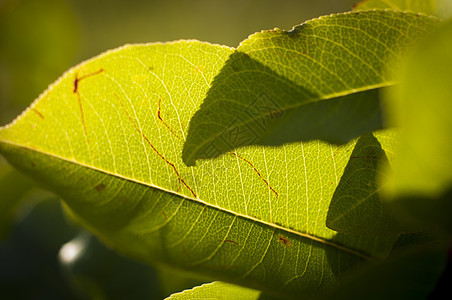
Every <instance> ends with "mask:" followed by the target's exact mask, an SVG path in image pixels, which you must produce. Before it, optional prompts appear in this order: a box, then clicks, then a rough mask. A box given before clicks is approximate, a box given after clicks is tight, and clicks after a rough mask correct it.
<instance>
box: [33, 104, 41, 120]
mask: <svg viewBox="0 0 452 300" xmlns="http://www.w3.org/2000/svg"><path fill="white" fill-rule="evenodd" d="M31 110H32V111H33V112H34V113H36V114H37V115H38V116H39V117H40V118H41V119H43V120H44V116H43V115H42V114H41V113H40V112H39V110H37V109H36V108H34V107H33V108H32V109H31Z"/></svg>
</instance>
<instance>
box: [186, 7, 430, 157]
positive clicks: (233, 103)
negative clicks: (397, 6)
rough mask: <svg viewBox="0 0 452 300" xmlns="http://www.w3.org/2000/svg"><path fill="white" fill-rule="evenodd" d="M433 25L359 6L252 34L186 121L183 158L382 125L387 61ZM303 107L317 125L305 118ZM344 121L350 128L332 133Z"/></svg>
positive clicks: (342, 139) (340, 138) (332, 138)
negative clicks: (381, 92)
mask: <svg viewBox="0 0 452 300" xmlns="http://www.w3.org/2000/svg"><path fill="white" fill-rule="evenodd" d="M435 23H436V21H435V19H434V18H430V17H427V16H419V15H415V14H412V13H402V12H394V11H362V12H351V13H345V14H337V15H331V16H325V17H321V18H319V19H314V20H311V21H308V22H306V23H304V24H302V25H300V26H296V27H294V28H293V29H292V30H291V31H287V32H286V31H282V30H279V29H275V30H270V31H263V32H261V33H256V34H254V35H252V36H250V38H248V39H247V40H245V41H243V42H242V43H241V45H240V46H239V48H238V49H237V50H238V52H237V53H235V54H233V55H232V56H231V58H230V60H229V61H228V62H227V63H226V65H225V68H224V69H223V70H222V71H221V72H220V74H219V75H218V77H217V78H216V82H214V83H213V85H212V88H211V89H210V91H209V94H208V95H207V98H206V99H205V101H204V103H203V105H202V106H201V108H200V110H199V111H197V112H196V114H195V115H194V116H193V118H192V120H191V121H190V128H189V132H188V136H187V141H186V142H185V144H184V149H183V153H182V155H183V159H184V162H185V163H186V164H187V165H194V163H195V161H196V160H197V159H206V158H213V157H218V156H219V155H221V154H223V153H226V152H227V151H231V150H232V149H236V148H238V147H243V146H247V145H281V144H283V143H285V142H293V141H306V140H311V139H318V138H320V139H324V140H326V141H328V142H332V143H336V144H343V143H346V142H348V141H350V140H351V139H353V138H356V137H358V136H360V135H361V134H364V133H367V132H369V131H374V130H378V129H382V128H383V124H382V120H381V114H380V103H379V97H378V89H379V88H382V87H386V86H391V85H393V84H394V83H395V81H394V79H393V72H394V70H392V68H393V66H392V65H391V64H390V63H391V62H394V61H398V60H400V59H401V56H402V53H403V52H404V51H403V49H406V48H407V47H408V45H411V44H413V43H415V41H416V40H418V39H420V38H421V37H422V36H423V35H424V34H425V32H427V31H429V30H431V28H432V27H434V24H435ZM376 28H378V29H376ZM250 74H251V76H250ZM328 99H329V100H331V101H329V104H328V105H325V106H324V107H322V106H320V107H319V108H316V109H314V108H313V106H314V107H315V106H316V104H317V103H318V102H322V101H325V100H328ZM333 99H334V100H337V101H338V102H339V101H340V102H342V104H341V105H340V106H336V105H337V103H335V102H334V101H333ZM364 103H365V104H366V105H367V107H366V110H365V112H364V115H363V116H362V115H360V108H362V107H364V105H363V104H364ZM339 109H340V110H339ZM306 110H307V111H308V112H309V113H310V114H313V115H314V117H313V119H317V118H319V119H320V118H323V119H322V123H321V122H318V121H315V122H312V119H311V118H306V113H304V111H306ZM311 110H313V111H314V112H312V111H311ZM336 110H339V112H338V111H336ZM325 115H327V117H325ZM328 117H333V118H334V119H333V121H334V122H332V121H331V120H329V119H328ZM336 119H337V120H336ZM328 122H330V123H328ZM335 122H338V123H335ZM343 124H344V125H345V126H346V128H347V129H348V130H349V132H345V131H344V130H341V131H340V130H338V127H339V126H340V125H343ZM319 128H321V129H319ZM339 128H340V127H339ZM286 130H291V131H290V133H287V132H285V131H286ZM306 132H308V133H306ZM212 149H213V150H212Z"/></svg>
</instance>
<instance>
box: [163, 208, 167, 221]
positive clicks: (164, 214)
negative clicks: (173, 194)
mask: <svg viewBox="0 0 452 300" xmlns="http://www.w3.org/2000/svg"><path fill="white" fill-rule="evenodd" d="M162 215H163V216H164V217H165V220H168V217H167V216H166V213H165V212H164V211H163V210H162Z"/></svg>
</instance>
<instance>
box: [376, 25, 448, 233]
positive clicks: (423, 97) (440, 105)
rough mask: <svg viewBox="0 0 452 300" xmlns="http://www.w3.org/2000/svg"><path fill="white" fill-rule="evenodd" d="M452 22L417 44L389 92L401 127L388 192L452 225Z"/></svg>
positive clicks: (411, 209) (421, 215)
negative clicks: (400, 76) (401, 81)
mask: <svg viewBox="0 0 452 300" xmlns="http://www.w3.org/2000/svg"><path fill="white" fill-rule="evenodd" d="M451 37H452V22H450V21H448V22H447V23H445V24H444V25H443V27H441V29H440V30H439V31H438V32H436V33H435V34H434V35H432V37H430V38H429V39H428V40H427V41H426V42H425V43H423V44H422V45H421V46H420V47H419V49H417V51H416V53H415V54H414V56H413V57H412V58H411V60H410V61H409V63H408V64H407V67H406V69H405V70H404V71H403V74H402V78H403V79H404V80H403V84H401V85H400V87H398V88H397V89H394V90H391V92H390V93H388V94H387V106H388V115H389V116H390V121H391V122H392V123H394V124H396V125H397V126H399V127H401V135H400V147H398V148H397V158H396V159H395V160H394V172H388V173H387V176H385V182H386V183H388V187H387V189H385V191H386V194H387V196H388V197H389V198H390V199H391V200H393V202H394V204H400V206H401V211H404V212H406V213H407V214H408V215H411V219H415V220H416V221H420V220H423V221H426V222H427V224H429V225H428V226H429V227H430V226H431V225H430V224H432V223H433V224H437V225H440V226H442V227H443V228H445V229H447V230H448V231H449V232H450V230H451V229H452V222H451V218H450V211H451V208H452V202H451V191H452V159H451V157H450V154H451V152H452V142H451V136H452V123H451V119H450V113H451V112H452V104H451V99H452V88H451V85H450V83H451V82H452V76H451V72H450V70H451V69H452V55H451V53H452V38H451Z"/></svg>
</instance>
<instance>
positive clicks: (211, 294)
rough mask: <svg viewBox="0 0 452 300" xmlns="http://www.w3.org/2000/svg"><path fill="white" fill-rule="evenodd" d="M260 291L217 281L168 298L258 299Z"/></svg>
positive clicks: (170, 299) (175, 299)
mask: <svg viewBox="0 0 452 300" xmlns="http://www.w3.org/2000/svg"><path fill="white" fill-rule="evenodd" d="M260 294H261V293H260V291H257V290H252V289H249V288H245V287H241V286H238V285H234V284H230V283H226V282H221V281H215V282H212V283H206V284H203V285H201V286H197V287H195V288H193V289H191V290H186V291H183V292H181V293H176V294H173V295H171V296H170V297H168V298H166V299H168V300H178V299H181V300H182V299H225V300H226V299H242V300H257V299H261V298H260Z"/></svg>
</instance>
